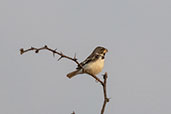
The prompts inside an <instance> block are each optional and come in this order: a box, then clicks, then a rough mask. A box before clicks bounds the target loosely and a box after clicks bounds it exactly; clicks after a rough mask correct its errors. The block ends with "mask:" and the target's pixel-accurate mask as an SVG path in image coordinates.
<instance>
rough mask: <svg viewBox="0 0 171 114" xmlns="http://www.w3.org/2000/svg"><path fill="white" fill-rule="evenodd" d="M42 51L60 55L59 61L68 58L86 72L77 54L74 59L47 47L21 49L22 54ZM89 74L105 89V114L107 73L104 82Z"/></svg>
mask: <svg viewBox="0 0 171 114" xmlns="http://www.w3.org/2000/svg"><path fill="white" fill-rule="evenodd" d="M40 50H48V51H50V52H52V54H53V56H55V54H57V55H59V56H60V57H59V59H58V61H59V60H61V59H62V58H66V59H69V60H71V61H73V62H75V63H76V64H77V65H78V66H80V67H81V68H82V70H83V72H84V68H83V67H82V66H81V64H80V63H79V62H78V60H77V58H76V54H75V55H74V57H73V58H72V57H69V56H67V55H64V54H63V53H62V52H58V51H57V49H51V48H49V47H48V46H47V45H45V46H44V47H41V48H35V47H31V48H29V49H26V50H24V49H23V48H21V49H20V54H21V55H22V54H24V53H26V52H29V51H35V53H39V51H40ZM85 73H87V74H89V75H90V76H91V77H93V78H94V79H95V80H97V81H98V82H99V83H100V84H101V85H102V87H103V94H104V102H103V106H102V109H101V114H104V111H105V108H106V104H107V102H109V98H108V97H107V90H106V84H107V72H106V73H105V74H104V75H103V79H104V81H101V80H100V79H99V78H98V77H97V76H95V75H92V74H90V73H88V72H85ZM72 114H75V112H73V113H72Z"/></svg>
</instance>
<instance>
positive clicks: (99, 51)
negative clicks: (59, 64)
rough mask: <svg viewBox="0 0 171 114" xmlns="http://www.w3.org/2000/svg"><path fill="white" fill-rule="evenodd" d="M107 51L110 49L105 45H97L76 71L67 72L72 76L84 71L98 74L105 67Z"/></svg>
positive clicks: (69, 76) (68, 75)
mask: <svg viewBox="0 0 171 114" xmlns="http://www.w3.org/2000/svg"><path fill="white" fill-rule="evenodd" d="M107 52H108V50H107V49H106V48H104V47H100V46H99V47H96V48H95V49H94V51H93V52H92V53H91V54H90V56H88V57H87V58H86V60H84V61H83V62H81V63H80V65H81V66H80V65H78V67H77V68H76V70H75V71H73V72H71V73H69V74H67V77H68V78H72V77H74V76H76V75H77V74H83V73H87V74H92V75H97V74H98V73H100V72H101V71H102V69H103V67H104V59H105V54H106V53H107ZM83 69H84V70H83Z"/></svg>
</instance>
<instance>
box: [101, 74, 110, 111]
mask: <svg viewBox="0 0 171 114" xmlns="http://www.w3.org/2000/svg"><path fill="white" fill-rule="evenodd" d="M103 79H104V82H103V93H104V102H103V107H102V109H101V114H104V110H105V107H106V104H107V102H109V98H108V97H107V92H106V91H107V90H106V83H107V72H106V73H105V74H104V75H103Z"/></svg>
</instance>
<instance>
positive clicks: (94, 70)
mask: <svg viewBox="0 0 171 114" xmlns="http://www.w3.org/2000/svg"><path fill="white" fill-rule="evenodd" d="M103 67H104V59H101V57H100V58H99V59H98V60H96V61H95V62H90V63H89V64H87V65H85V66H84V70H85V71H86V72H89V73H91V74H93V75H97V74H98V73H100V72H101V71H102V69H103Z"/></svg>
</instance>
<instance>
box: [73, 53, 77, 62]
mask: <svg viewBox="0 0 171 114" xmlns="http://www.w3.org/2000/svg"><path fill="white" fill-rule="evenodd" d="M74 60H75V61H76V60H77V58H76V53H75V54H74Z"/></svg>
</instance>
